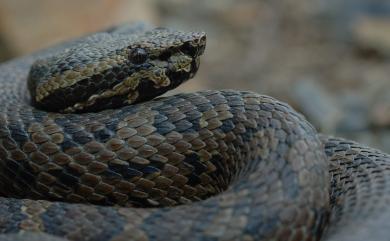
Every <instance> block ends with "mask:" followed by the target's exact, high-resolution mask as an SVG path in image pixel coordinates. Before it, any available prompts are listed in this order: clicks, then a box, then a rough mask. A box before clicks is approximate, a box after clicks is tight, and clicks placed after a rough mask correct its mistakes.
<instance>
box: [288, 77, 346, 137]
mask: <svg viewBox="0 0 390 241" xmlns="http://www.w3.org/2000/svg"><path fill="white" fill-rule="evenodd" d="M291 96H292V99H293V100H294V102H295V103H296V105H297V108H298V109H299V110H300V111H302V113H303V114H304V115H305V116H306V117H307V118H308V119H309V121H310V122H312V123H313V124H314V126H316V127H317V128H319V129H320V130H322V131H328V132H329V131H332V130H334V129H335V127H336V125H337V123H338V122H339V121H340V118H341V117H342V113H341V109H340V108H339V106H340V105H339V104H337V103H336V102H334V97H333V96H332V95H331V94H330V93H328V92H327V91H326V90H325V89H324V88H322V86H320V85H319V84H318V83H316V82H315V81H313V80H301V81H298V82H297V83H296V84H295V85H294V86H293V87H292V91H291Z"/></svg>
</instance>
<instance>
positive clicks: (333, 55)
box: [0, 0, 390, 152]
mask: <svg viewBox="0 0 390 241" xmlns="http://www.w3.org/2000/svg"><path fill="white" fill-rule="evenodd" d="M136 20H143V21H148V22H152V23H154V24H157V25H164V26H172V27H176V28H181V29H194V30H204V31H206V32H207V34H208V46H207V51H206V54H205V56H204V58H203V61H202V64H201V69H200V71H199V74H198V75H197V77H196V78H195V79H194V80H192V81H190V82H188V83H187V84H185V85H184V86H182V87H180V89H179V90H178V91H191V90H198V89H205V88H210V89H220V88H225V89H226V88H235V89H244V90H253V91H256V92H259V93H264V94H268V95H272V96H275V97H277V98H279V99H282V100H284V101H287V102H288V103H290V104H291V105H292V106H294V107H295V108H296V109H298V110H299V111H301V112H303V113H304V114H305V115H306V116H307V118H308V119H309V120H310V121H311V122H312V123H313V124H314V125H315V126H316V127H317V129H319V130H321V131H322V132H325V133H328V134H333V135H338V136H344V137H347V138H350V139H354V140H357V141H359V142H362V143H366V144H368V145H371V146H374V147H377V148H380V149H382V150H384V151H386V152H390V77H389V76H390V31H389V29H390V3H389V2H388V1H386V0H310V1H309V0H294V1H293V0H284V1H265V0H263V1H256V0H240V1H238V0H236V1H233V0H213V1H208V0H193V1H180V0H166V1H157V0H136V1H125V0H122V1H108V0H106V1H104V0H101V1H92V0H86V1H76V0H69V1H63V2H61V1H51V0H37V1H31V2H30V1H13V0H0V59H2V60H6V59H8V58H11V57H14V56H18V55H22V54H26V53H30V52H32V51H34V50H36V49H39V48H43V47H46V46H48V45H50V44H53V43H56V42H59V41H62V40H64V39H68V38H72V37H76V36H78V35H80V34H84V33H87V32H92V31H96V30H98V29H101V28H104V27H107V26H110V25H111V24H115V23H119V22H122V21H136Z"/></svg>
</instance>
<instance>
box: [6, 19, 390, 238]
mask: <svg viewBox="0 0 390 241" xmlns="http://www.w3.org/2000/svg"><path fill="white" fill-rule="evenodd" d="M205 41H206V37H205V34H204V33H198V32H180V31H174V30H168V29H164V28H156V29H152V28H149V27H147V26H141V25H135V26H130V27H128V26H127V25H125V26H124V27H118V28H113V29H110V30H107V31H106V32H102V33H98V34H94V35H92V36H89V37H85V38H82V39H80V40H76V41H73V42H71V43H68V44H63V45H61V46H59V47H57V48H51V49H49V50H46V51H41V52H39V53H37V54H34V55H31V56H27V57H22V58H19V59H16V60H12V61H10V62H7V63H4V64H2V65H1V66H0V103H1V106H0V190H1V194H2V197H0V233H1V235H0V240H63V239H69V240H204V241H206V240H207V241H209V240H210V241H211V240H213V241H214V240H247V241H249V240H319V239H322V240H390V237H389V236H390V235H389V232H390V231H388V230H390V229H389V228H390V227H389V226H390V224H389V223H390V212H389V208H388V207H387V206H388V205H387V204H388V203H389V200H390V199H389V197H390V182H389V181H390V175H389V172H390V158H389V155H387V154H384V153H381V152H379V151H377V150H374V149H371V148H367V147H364V146H362V145H360V144H358V143H355V142H352V141H348V140H343V139H339V138H330V137H326V136H321V135H318V134H317V133H316V131H315V130H314V128H313V127H312V126H311V125H310V124H309V123H308V122H307V121H306V120H305V119H304V117H303V116H302V115H300V114H298V113H296V112H295V111H294V110H293V109H292V108H290V107H289V106H288V105H287V104H284V103H282V102H279V101H277V100H275V99H273V98H271V97H268V96H263V95H259V94H256V93H253V92H245V91H233V90H223V91H201V92H195V93H187V94H177V95H174V96H170V97H159V98H156V99H154V100H151V99H152V98H153V97H155V96H156V95H160V94H162V93H164V92H166V91H167V90H169V89H172V88H174V87H176V86H177V85H179V84H180V83H182V82H184V81H186V80H187V79H189V78H191V77H193V76H194V74H195V72H196V70H197V69H198V66H199V57H200V55H202V53H203V51H204V48H205ZM30 67H31V70H30ZM27 80H28V86H26V81H27ZM27 88H28V89H29V91H30V97H29V94H28V91H27ZM141 102H142V103H141ZM129 104H131V105H129ZM81 112H82V113H81ZM86 203H89V204H86Z"/></svg>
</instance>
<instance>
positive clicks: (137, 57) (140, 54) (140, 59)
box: [129, 48, 148, 64]
mask: <svg viewBox="0 0 390 241" xmlns="http://www.w3.org/2000/svg"><path fill="white" fill-rule="evenodd" d="M147 58H148V54H147V53H146V51H145V49H142V48H136V49H133V50H131V52H130V53H129V60H130V61H131V62H132V63H133V64H142V63H144V62H145V61H146V59H147Z"/></svg>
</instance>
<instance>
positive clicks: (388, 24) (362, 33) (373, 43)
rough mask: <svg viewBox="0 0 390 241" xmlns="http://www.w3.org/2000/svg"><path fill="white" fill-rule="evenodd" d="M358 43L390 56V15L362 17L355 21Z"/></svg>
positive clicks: (353, 28)
mask: <svg viewBox="0 0 390 241" xmlns="http://www.w3.org/2000/svg"><path fill="white" fill-rule="evenodd" d="M352 30H353V34H354V38H355V41H356V44H357V45H359V46H360V47H362V48H367V49H374V50H377V51H379V52H380V53H381V54H384V55H387V56H390V16H385V17H377V16H376V17H374V16H365V17H360V18H358V19H357V20H356V21H354V23H353V27H352Z"/></svg>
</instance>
